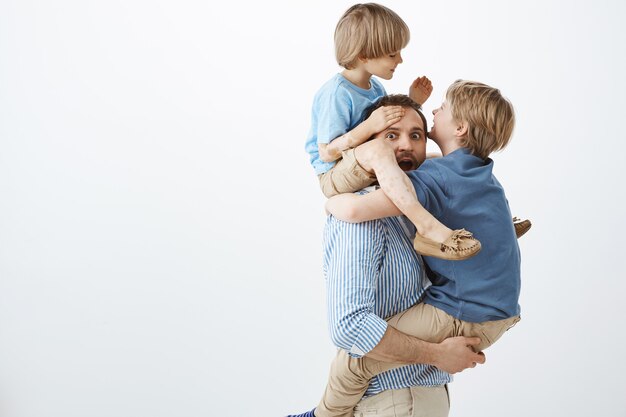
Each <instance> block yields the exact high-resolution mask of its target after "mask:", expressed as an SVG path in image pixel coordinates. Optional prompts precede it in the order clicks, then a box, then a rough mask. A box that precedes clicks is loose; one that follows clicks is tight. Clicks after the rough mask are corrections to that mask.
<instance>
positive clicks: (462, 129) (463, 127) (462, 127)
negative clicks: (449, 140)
mask: <svg viewBox="0 0 626 417" xmlns="http://www.w3.org/2000/svg"><path fill="white" fill-rule="evenodd" d="M467 129H468V127H467V122H461V123H459V124H458V125H457V126H456V132H455V133H456V137H458V138H462V137H463V136H465V135H467Z"/></svg>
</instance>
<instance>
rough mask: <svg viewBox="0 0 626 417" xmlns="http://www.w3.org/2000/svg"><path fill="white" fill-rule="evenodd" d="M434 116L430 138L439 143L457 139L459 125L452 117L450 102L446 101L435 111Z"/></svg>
mask: <svg viewBox="0 0 626 417" xmlns="http://www.w3.org/2000/svg"><path fill="white" fill-rule="evenodd" d="M433 115H434V117H433V126H432V128H431V129H430V132H429V133H428V137H429V138H432V139H433V140H434V141H436V142H437V143H439V142H440V141H445V140H451V139H453V138H455V137H456V132H457V128H458V127H459V123H457V122H456V121H455V120H454V118H453V117H452V111H451V109H450V106H449V105H448V102H447V101H444V102H443V103H441V106H439V108H438V109H435V110H433Z"/></svg>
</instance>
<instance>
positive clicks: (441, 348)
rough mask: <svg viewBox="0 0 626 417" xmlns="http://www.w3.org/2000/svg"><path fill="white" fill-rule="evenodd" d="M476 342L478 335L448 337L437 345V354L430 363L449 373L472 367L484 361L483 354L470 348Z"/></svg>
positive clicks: (478, 341)
mask: <svg viewBox="0 0 626 417" xmlns="http://www.w3.org/2000/svg"><path fill="white" fill-rule="evenodd" d="M478 344H480V338H478V337H463V336H458V337H450V338H448V339H446V340H444V341H443V342H441V343H439V344H438V345H437V354H436V356H435V358H434V359H433V361H432V362H431V363H432V364H433V365H435V366H436V367H437V368H439V369H441V370H442V371H445V372H447V373H449V374H456V373H457V372H461V371H463V370H465V369H467V368H473V367H475V366H476V364H477V363H481V364H482V363H485V354H484V353H482V352H480V353H476V352H474V351H473V350H472V348H471V347H472V346H476V345H478Z"/></svg>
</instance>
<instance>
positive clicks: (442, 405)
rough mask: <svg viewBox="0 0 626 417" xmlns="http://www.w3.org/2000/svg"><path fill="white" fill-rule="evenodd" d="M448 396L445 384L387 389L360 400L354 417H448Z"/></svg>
mask: <svg viewBox="0 0 626 417" xmlns="http://www.w3.org/2000/svg"><path fill="white" fill-rule="evenodd" d="M449 412H450V398H449V396H448V389H447V387H446V386H445V385H436V386H434V387H410V388H402V389H389V390H386V391H383V392H381V393H380V394H376V395H372V396H371V397H367V398H364V399H363V400H361V401H360V402H359V403H358V404H357V406H356V407H355V409H354V417H397V416H402V417H448V413H449Z"/></svg>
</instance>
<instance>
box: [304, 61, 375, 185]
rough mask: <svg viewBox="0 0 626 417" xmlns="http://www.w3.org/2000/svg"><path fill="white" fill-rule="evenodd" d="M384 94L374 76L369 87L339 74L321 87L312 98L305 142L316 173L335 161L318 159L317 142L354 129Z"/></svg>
mask: <svg viewBox="0 0 626 417" xmlns="http://www.w3.org/2000/svg"><path fill="white" fill-rule="evenodd" d="M386 94H387V93H386V92H385V88H384V87H383V85H382V84H381V83H380V81H378V80H377V79H375V78H374V77H372V78H370V88H369V90H366V89H363V88H360V87H357V86H356V85H354V84H352V83H351V82H350V81H348V80H347V79H346V78H345V77H344V76H343V75H341V74H337V75H335V76H334V77H333V78H331V79H330V80H329V81H328V82H326V84H324V85H323V86H322V88H320V90H319V91H318V92H317V94H315V98H314V99H313V109H312V112H311V130H310V131H309V134H308V135H307V139H306V144H305V150H306V151H307V153H308V154H309V155H310V158H311V165H313V168H314V169H315V173H316V174H317V175H319V174H323V173H324V172H326V171H328V170H330V169H331V168H332V167H333V166H334V165H335V162H324V161H322V160H321V159H320V155H319V148H318V144H319V143H330V142H331V141H332V140H333V139H336V138H338V137H339V136H341V135H343V134H345V133H347V132H349V131H350V130H352V129H354V127H356V126H357V125H358V124H359V123H360V122H361V120H362V118H363V112H364V111H365V110H366V109H367V108H368V107H370V106H371V105H372V104H374V103H376V101H378V99H380V98H381V97H382V96H384V95H386Z"/></svg>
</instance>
